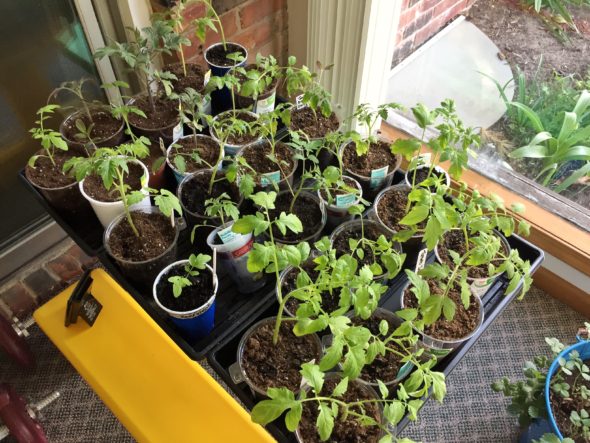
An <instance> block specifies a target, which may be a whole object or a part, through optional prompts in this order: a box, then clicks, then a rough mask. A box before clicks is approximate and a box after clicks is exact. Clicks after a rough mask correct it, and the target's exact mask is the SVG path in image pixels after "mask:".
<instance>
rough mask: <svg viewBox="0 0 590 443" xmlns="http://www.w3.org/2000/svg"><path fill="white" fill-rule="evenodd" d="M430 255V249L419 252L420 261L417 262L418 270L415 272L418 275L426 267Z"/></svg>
mask: <svg viewBox="0 0 590 443" xmlns="http://www.w3.org/2000/svg"><path fill="white" fill-rule="evenodd" d="M427 255H428V249H426V248H424V249H422V250H420V252H418V260H416V270H415V272H416V273H418V272H419V271H420V270H421V269H424V265H426V256H427Z"/></svg>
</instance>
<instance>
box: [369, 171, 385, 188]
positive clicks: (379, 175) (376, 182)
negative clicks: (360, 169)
mask: <svg viewBox="0 0 590 443" xmlns="http://www.w3.org/2000/svg"><path fill="white" fill-rule="evenodd" d="M388 171H389V165H387V166H383V167H382V168H379V169H373V170H372V171H371V189H375V188H378V187H379V186H381V183H383V180H385V177H387V172H388Z"/></svg>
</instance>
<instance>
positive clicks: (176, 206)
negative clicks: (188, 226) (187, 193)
mask: <svg viewBox="0 0 590 443" xmlns="http://www.w3.org/2000/svg"><path fill="white" fill-rule="evenodd" d="M154 202H155V203H156V206H157V207H158V208H159V209H160V211H161V212H162V214H164V215H165V216H166V217H172V215H173V214H174V212H176V213H177V214H180V215H182V207H181V205H180V201H179V200H178V197H176V195H174V194H173V193H172V192H170V191H168V190H167V189H161V190H160V194H159V195H156V197H155V198H154Z"/></svg>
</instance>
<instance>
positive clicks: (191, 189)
mask: <svg viewBox="0 0 590 443" xmlns="http://www.w3.org/2000/svg"><path fill="white" fill-rule="evenodd" d="M223 177H224V174H223V173H222V172H218V173H217V174H216V176H215V180H216V181H215V183H214V184H213V188H212V189H211V194H209V193H208V191H209V181H210V180H211V171H210V170H208V171H206V172H204V173H203V174H198V175H196V176H194V177H192V179H191V180H190V181H188V182H186V183H185V184H184V186H183V187H182V192H181V195H180V200H181V201H182V204H183V205H184V207H185V208H186V209H187V210H188V211H190V212H192V213H194V214H199V215H205V208H206V206H205V201H207V200H209V199H210V198H216V197H219V196H220V195H221V194H223V193H224V192H225V193H226V194H227V195H229V196H230V198H231V199H232V201H234V202H236V203H239V201H240V194H239V191H238V189H237V187H236V186H235V184H232V183H230V182H228V181H227V180H219V179H221V178H223ZM217 180H219V181H217Z"/></svg>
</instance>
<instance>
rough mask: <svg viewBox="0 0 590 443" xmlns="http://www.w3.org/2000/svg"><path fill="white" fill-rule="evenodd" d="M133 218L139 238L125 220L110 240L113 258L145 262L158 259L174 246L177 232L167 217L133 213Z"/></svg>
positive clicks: (114, 230)
mask: <svg viewBox="0 0 590 443" xmlns="http://www.w3.org/2000/svg"><path fill="white" fill-rule="evenodd" d="M131 218H132V220H133V224H134V225H135V227H136V228H137V231H138V232H139V237H138V236H136V235H135V233H134V232H133V229H131V226H130V225H129V223H128V222H127V220H126V219H123V220H122V221H121V223H119V224H118V225H117V226H115V227H114V228H113V230H112V231H111V235H110V238H109V240H108V241H109V246H110V248H111V252H112V255H113V256H115V257H117V258H120V259H123V260H128V261H133V262H139V261H145V260H149V259H152V258H155V257H158V256H159V255H161V254H162V253H164V252H165V251H166V250H167V249H168V248H169V247H170V246H171V245H172V242H173V241H174V238H175V237H176V230H175V228H173V227H172V225H171V224H170V219H169V218H168V217H166V216H165V215H163V214H151V213H145V212H141V211H133V212H131Z"/></svg>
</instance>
